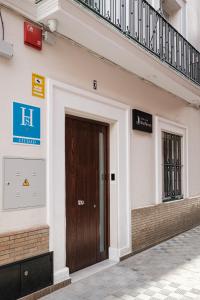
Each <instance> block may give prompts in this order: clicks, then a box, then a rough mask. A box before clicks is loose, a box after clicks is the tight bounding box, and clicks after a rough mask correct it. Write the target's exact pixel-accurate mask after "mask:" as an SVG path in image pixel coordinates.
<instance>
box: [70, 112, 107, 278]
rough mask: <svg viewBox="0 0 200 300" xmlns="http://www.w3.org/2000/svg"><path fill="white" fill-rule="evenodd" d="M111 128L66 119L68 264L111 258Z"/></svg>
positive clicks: (73, 267)
mask: <svg viewBox="0 0 200 300" xmlns="http://www.w3.org/2000/svg"><path fill="white" fill-rule="evenodd" d="M107 136H108V126H107V125H105V124H101V123H95V122H94V121H89V120H85V119H80V118H76V117H72V116H66V136H65V153H66V265H67V266H68V267H69V269H70V272H74V271H77V270H79V269H82V268H84V267H87V266H89V265H92V264H95V263H97V262H99V261H101V260H103V259H106V258H107V257H108V236H109V234H108V138H107Z"/></svg>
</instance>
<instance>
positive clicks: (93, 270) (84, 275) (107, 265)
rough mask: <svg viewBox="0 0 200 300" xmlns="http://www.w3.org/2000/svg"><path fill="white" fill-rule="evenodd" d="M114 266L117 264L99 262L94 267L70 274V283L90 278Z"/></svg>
mask: <svg viewBox="0 0 200 300" xmlns="http://www.w3.org/2000/svg"><path fill="white" fill-rule="evenodd" d="M116 264H117V262H115V261H112V260H109V259H106V260H104V261H101V262H99V263H97V264H95V265H92V266H90V267H87V268H84V269H82V270H80V271H76V272H74V273H72V274H70V278H71V282H72V283H75V282H77V281H79V280H81V279H85V278H87V277H89V276H92V275H94V274H96V273H98V272H100V271H102V270H105V269H107V268H110V267H112V266H114V265H116Z"/></svg>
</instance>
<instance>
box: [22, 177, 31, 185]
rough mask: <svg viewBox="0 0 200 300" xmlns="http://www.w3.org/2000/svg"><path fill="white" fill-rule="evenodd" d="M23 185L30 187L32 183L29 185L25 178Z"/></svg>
mask: <svg viewBox="0 0 200 300" xmlns="http://www.w3.org/2000/svg"><path fill="white" fill-rule="evenodd" d="M22 185H23V186H30V183H29V181H28V179H26V178H25V179H24V182H23V184H22Z"/></svg>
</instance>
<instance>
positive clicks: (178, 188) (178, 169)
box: [162, 132, 183, 201]
mask: <svg viewBox="0 0 200 300" xmlns="http://www.w3.org/2000/svg"><path fill="white" fill-rule="evenodd" d="M162 148H163V201H172V200H176V199H182V198H183V194H182V168H183V166H182V158H181V156H182V155H181V153H182V149H181V148H182V137H181V136H179V135H176V134H171V133H167V132H162Z"/></svg>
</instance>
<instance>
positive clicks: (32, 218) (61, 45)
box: [0, 9, 200, 232]
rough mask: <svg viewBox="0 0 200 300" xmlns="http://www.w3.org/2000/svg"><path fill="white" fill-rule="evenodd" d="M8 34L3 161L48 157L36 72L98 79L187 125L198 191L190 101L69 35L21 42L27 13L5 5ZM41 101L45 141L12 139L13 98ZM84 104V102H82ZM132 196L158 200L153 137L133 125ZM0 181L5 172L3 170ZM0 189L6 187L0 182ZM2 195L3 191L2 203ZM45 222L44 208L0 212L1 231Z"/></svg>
mask: <svg viewBox="0 0 200 300" xmlns="http://www.w3.org/2000/svg"><path fill="white" fill-rule="evenodd" d="M2 14H3V18H4V23H5V38H6V40H7V41H10V42H12V43H13V44H14V57H13V59H12V60H6V59H4V58H2V57H0V78H1V83H0V90H1V93H0V95H1V110H0V137H1V138H0V167H1V169H2V158H3V156H5V155H6V156H9V155H10V156H19V157H23V156H25V157H34V158H39V157H42V158H45V157H46V153H47V151H46V150H47V149H46V134H47V131H46V100H40V99H37V98H34V97H32V95H31V76H32V72H36V73H39V74H41V75H44V76H46V77H50V78H52V79H55V80H58V81H62V82H64V83H70V84H71V85H74V86H78V87H81V88H83V89H86V90H89V91H93V90H92V81H93V79H96V80H97V81H98V90H97V91H96V93H97V94H100V95H102V96H105V97H107V98H114V99H116V100H117V101H119V102H122V103H125V104H128V105H130V106H131V107H133V108H139V109H141V110H145V111H147V112H150V113H152V114H153V115H158V116H160V117H163V118H166V119H170V120H172V121H175V122H177V123H181V124H183V125H184V126H186V127H188V138H189V149H188V156H189V171H188V172H189V195H190V196H195V195H198V194H200V159H199V153H200V135H199V130H200V114H199V111H198V110H196V109H194V108H191V107H189V106H188V104H187V103H186V102H184V101H183V100H181V99H180V98H178V97H175V96H173V95H171V94H169V93H167V92H165V91H163V90H161V89H160V88H158V87H156V86H154V85H151V84H150V83H148V82H145V81H143V80H141V79H139V78H137V77H136V76H134V75H132V74H130V73H128V72H127V71H124V70H122V69H120V68H119V67H117V66H115V65H113V64H111V63H108V62H106V61H104V60H102V59H98V58H97V57H95V56H94V55H92V54H91V53H89V52H88V51H87V50H86V49H83V48H81V47H78V46H76V45H74V44H73V43H72V42H71V41H69V40H64V39H62V38H57V39H56V45H55V46H49V45H45V44H44V47H43V50H42V51H41V52H38V51H36V50H34V49H32V48H30V47H27V46H24V44H23V21H24V20H23V19H22V18H21V17H19V16H15V15H14V14H12V13H10V12H9V11H8V10H5V9H3V10H2ZM13 100H15V101H21V102H22V103H27V104H31V105H35V106H39V107H41V109H42V111H41V113H42V142H41V146H40V147H33V146H27V145H26V146H23V145H13V144H12V117H11V116H12V114H11V112H12V101H13ZM83 105H84V103H83ZM130 134H131V157H132V159H131V162H130V165H131V200H132V208H136V207H142V206H148V205H152V204H155V176H154V174H155V160H154V150H155V148H154V139H153V136H152V135H150V134H144V133H140V132H137V131H131V133H130ZM0 186H1V187H2V172H0ZM1 190H2V188H1ZM1 202H2V195H0V203H1ZM46 222H47V211H46V208H35V209H26V210H19V211H11V212H2V211H1V212H0V232H5V231H9V230H16V229H22V228H26V227H30V226H31V227H32V226H35V225H39V224H44V223H46Z"/></svg>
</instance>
